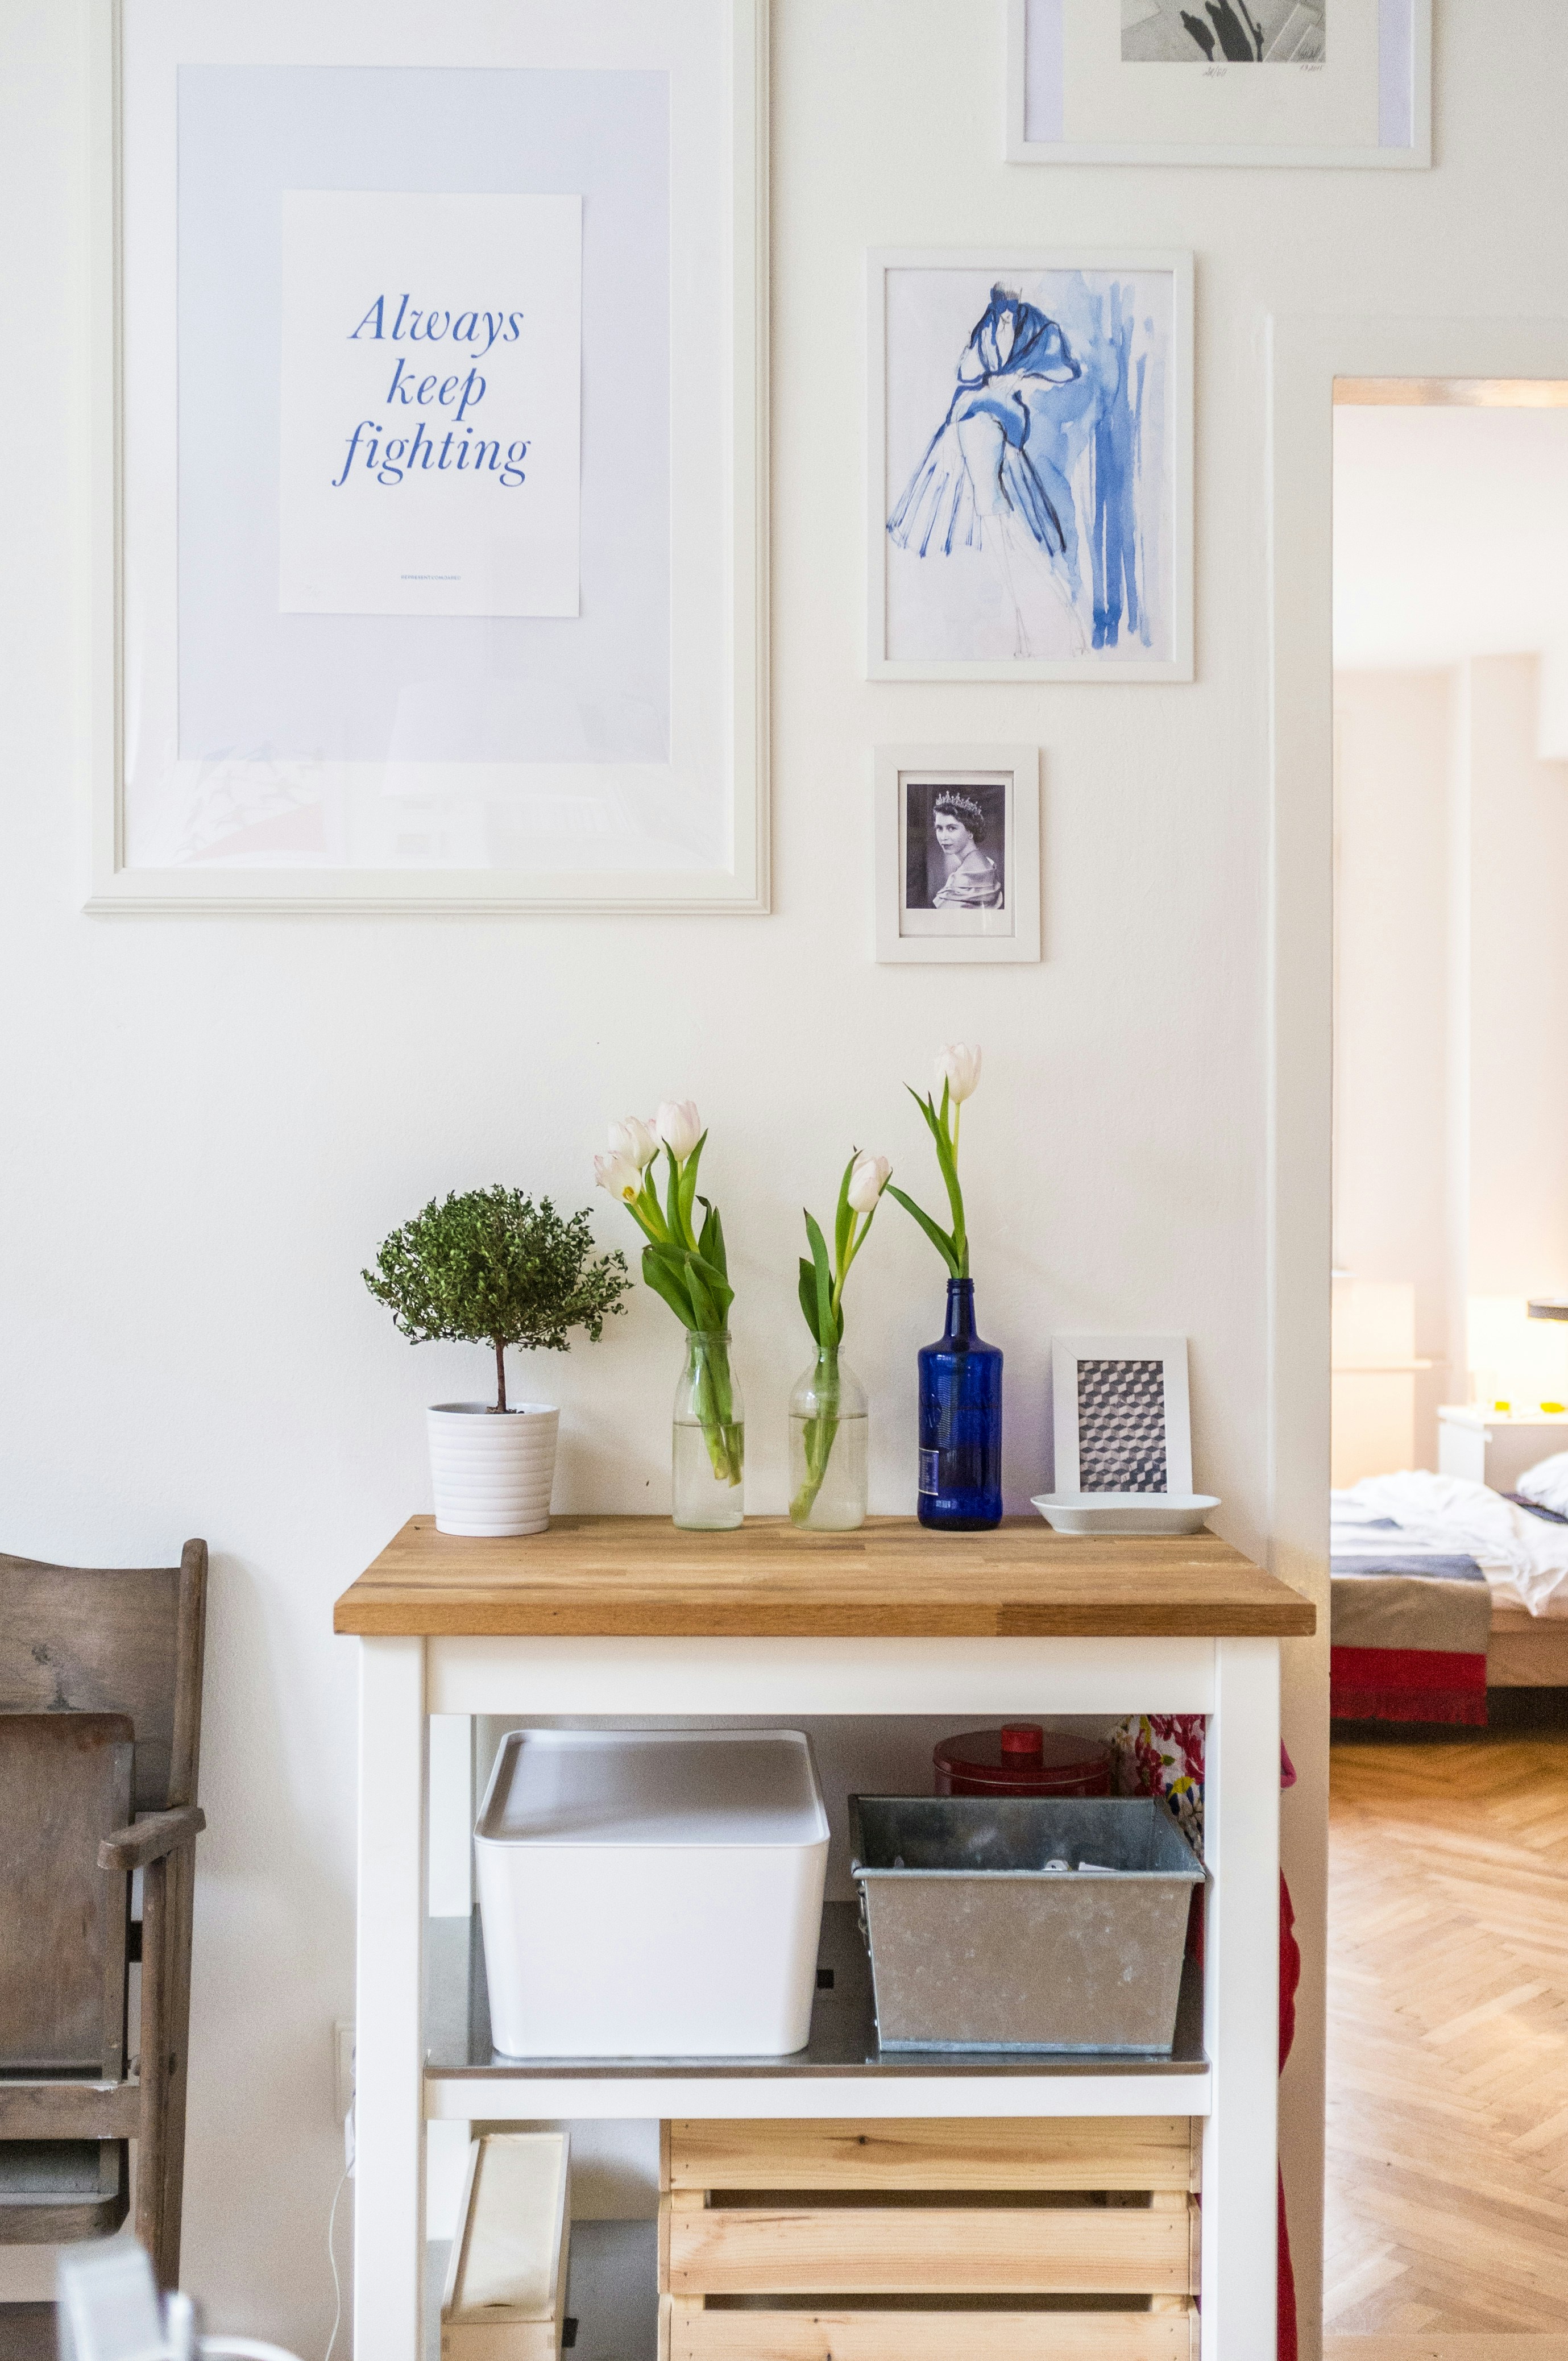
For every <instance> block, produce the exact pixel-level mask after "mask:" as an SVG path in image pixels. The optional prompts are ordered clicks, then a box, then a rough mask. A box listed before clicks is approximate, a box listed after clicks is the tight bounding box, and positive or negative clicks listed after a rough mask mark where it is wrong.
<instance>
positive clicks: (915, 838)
mask: <svg viewBox="0 0 1568 2361" xmlns="http://www.w3.org/2000/svg"><path fill="white" fill-rule="evenodd" d="M905 796H906V798H907V803H906V809H905V908H907V909H910V910H948V911H960V910H991V911H993V910H1002V909H1004V908H1005V907H1006V903H1007V843H1006V833H1007V831H1006V812H1007V790H1006V788H1005V787H1003V786H1001V785H995V784H992V783H980V782H976V783H975V784H974V785H967V784H966V785H962V786H954V785H933V784H930V783H929V782H924V781H916V780H914V779H910V780H906V781H905Z"/></svg>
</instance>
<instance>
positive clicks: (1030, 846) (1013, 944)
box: [875, 746, 1040, 967]
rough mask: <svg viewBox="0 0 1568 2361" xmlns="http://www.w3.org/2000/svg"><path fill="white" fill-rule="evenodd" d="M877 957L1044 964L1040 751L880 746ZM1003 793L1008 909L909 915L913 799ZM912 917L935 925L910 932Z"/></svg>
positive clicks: (922, 962)
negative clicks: (983, 790)
mask: <svg viewBox="0 0 1568 2361" xmlns="http://www.w3.org/2000/svg"><path fill="white" fill-rule="evenodd" d="M875 766H876V767H875V793H876V956H877V964H878V965H879V966H905V965H908V966H932V965H937V966H966V967H974V966H994V965H996V964H997V963H999V962H1004V961H1014V962H1016V961H1038V959H1039V956H1040V750H1039V748H1038V747H1037V746H879V747H878V748H877V750H876V756H875ZM912 785H921V786H932V787H950V788H956V789H958V790H959V792H960V793H961V792H962V790H963V789H964V788H965V787H974V786H983V787H987V788H998V787H1000V788H1001V789H1002V790H1003V796H1004V798H1005V800H1004V804H1003V814H1004V819H1003V846H1004V852H1003V909H1002V911H1001V912H1000V913H995V912H992V911H990V910H986V909H979V908H977V909H972V910H965V909H954V910H951V911H943V912H940V913H938V911H937V910H935V909H919V910H914V911H912V910H911V908H910V906H909V901H908V895H907V892H906V884H907V874H908V871H907V851H908V789H909V787H910V786H912ZM911 917H913V918H915V919H916V920H922V921H927V922H929V921H936V923H935V924H930V923H927V924H924V925H914V926H911V925H910V924H909V923H908V922H909V920H910V919H911Z"/></svg>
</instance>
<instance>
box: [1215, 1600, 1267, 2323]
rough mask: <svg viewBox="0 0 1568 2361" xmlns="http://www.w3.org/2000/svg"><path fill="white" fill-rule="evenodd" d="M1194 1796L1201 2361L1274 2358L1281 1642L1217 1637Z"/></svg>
mask: <svg viewBox="0 0 1568 2361" xmlns="http://www.w3.org/2000/svg"><path fill="white" fill-rule="evenodd" d="M1214 1658H1215V1662H1214V1711H1213V1714H1212V1717H1211V1719H1210V1722H1209V1732H1208V1744H1207V1752H1206V1757H1205V1766H1204V1767H1205V1781H1204V1799H1203V1851H1204V1857H1205V1859H1206V1861H1207V1862H1208V1865H1209V1868H1210V1870H1211V1872H1212V1878H1213V1883H1212V1885H1211V1886H1210V1889H1209V1903H1208V1924H1207V1932H1206V1936H1205V1940H1204V1999H1203V2030H1204V2041H1205V2046H1206V2048H1207V2049H1208V2052H1209V2056H1210V2058H1211V2059H1212V2061H1213V2065H1212V2072H1213V2103H1212V2113H1211V2114H1210V2116H1209V2119H1208V2123H1207V2125H1206V2126H1205V2129H1204V2135H1203V2235H1202V2281H1203V2286H1202V2297H1201V2301H1202V2361H1272V2356H1273V2355H1274V2352H1275V2302H1276V2295H1275V2287H1276V2215H1275V2208H1276V2197H1275V2176H1276V2173H1277V2123H1278V2107H1277V2091H1278V2076H1279V1993H1278V1967H1277V1961H1278V1956H1279V1646H1278V1642H1277V1641H1274V1640H1217V1641H1216V1642H1215V1643H1214Z"/></svg>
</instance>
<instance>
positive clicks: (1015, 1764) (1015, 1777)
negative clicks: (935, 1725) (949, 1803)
mask: <svg viewBox="0 0 1568 2361" xmlns="http://www.w3.org/2000/svg"><path fill="white" fill-rule="evenodd" d="M931 1759H932V1762H933V1763H935V1765H936V1777H935V1780H934V1782H933V1786H932V1793H933V1794H934V1795H1109V1794H1110V1793H1111V1749H1110V1748H1109V1747H1108V1746H1106V1745H1104V1744H1103V1743H1102V1741H1100V1740H1099V1739H1097V1738H1076V1737H1074V1736H1073V1734H1072V1732H1071V1731H1070V1730H1042V1729H1041V1727H1040V1725H1039V1723H1038V1722H1037V1721H1010V1722H1008V1723H1007V1724H1006V1725H1005V1726H1004V1727H1003V1729H1001V1730H967V1731H966V1732H965V1733H964V1735H963V1736H962V1737H961V1738H944V1739H943V1741H942V1742H941V1744H940V1745H939V1746H938V1748H937V1750H936V1752H935V1753H934V1754H933V1756H932V1758H931Z"/></svg>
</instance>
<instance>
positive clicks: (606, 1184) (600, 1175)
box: [594, 1155, 642, 1204]
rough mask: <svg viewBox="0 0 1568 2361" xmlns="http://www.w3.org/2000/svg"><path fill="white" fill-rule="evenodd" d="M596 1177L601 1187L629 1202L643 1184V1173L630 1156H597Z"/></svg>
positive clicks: (595, 1163) (595, 1164)
mask: <svg viewBox="0 0 1568 2361" xmlns="http://www.w3.org/2000/svg"><path fill="white" fill-rule="evenodd" d="M594 1179H595V1180H597V1181H598V1185H599V1187H600V1188H601V1189H608V1190H609V1193H610V1195H611V1196H612V1197H620V1198H621V1199H622V1200H623V1201H624V1202H626V1203H627V1204H630V1203H631V1202H632V1200H633V1199H634V1198H635V1197H636V1195H637V1193H638V1191H639V1190H640V1189H641V1186H642V1175H641V1172H640V1171H639V1170H638V1169H637V1167H636V1165H635V1164H633V1162H632V1161H631V1159H630V1156H615V1155H610V1156H596V1157H595V1158H594Z"/></svg>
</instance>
